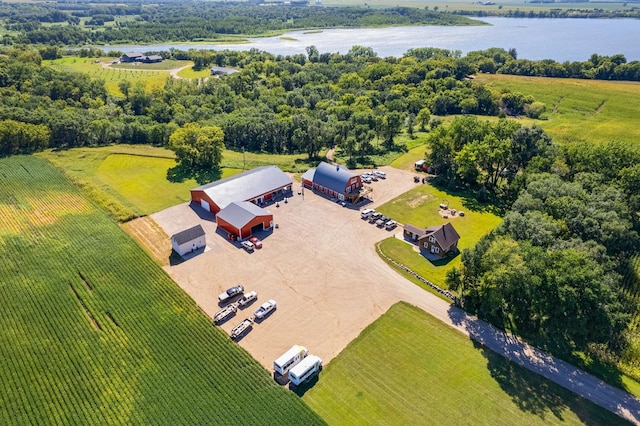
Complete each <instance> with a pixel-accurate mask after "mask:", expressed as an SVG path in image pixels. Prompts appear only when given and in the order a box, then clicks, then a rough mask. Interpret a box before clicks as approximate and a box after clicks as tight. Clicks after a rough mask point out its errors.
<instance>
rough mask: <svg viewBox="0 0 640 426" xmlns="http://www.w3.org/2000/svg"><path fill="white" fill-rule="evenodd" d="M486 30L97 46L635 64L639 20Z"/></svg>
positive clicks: (503, 23)
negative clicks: (487, 52)
mask: <svg viewBox="0 0 640 426" xmlns="http://www.w3.org/2000/svg"><path fill="white" fill-rule="evenodd" d="M482 21H484V22H487V23H489V24H491V26H473V27H441V26H418V27H389V28H363V29H327V30H322V32H309V31H307V32H305V31H293V32H289V33H286V34H283V35H281V36H277V37H264V38H252V39H250V41H251V42H250V43H247V44H180V43H175V44H157V45H146V46H141V45H127V46H101V47H102V48H103V49H104V50H105V51H108V50H110V49H115V50H121V51H123V52H133V51H142V52H149V51H168V50H169V49H170V48H175V49H179V50H189V49H211V50H225V49H229V50H249V49H251V48H256V49H259V50H264V51H266V52H270V53H273V54H279V55H292V54H297V53H302V54H306V50H305V48H306V47H307V46H311V45H314V46H316V47H317V48H318V50H319V51H320V53H324V52H330V53H333V52H339V53H347V52H348V51H349V49H350V48H351V47H352V46H354V45H360V46H366V47H371V48H372V49H373V50H374V51H375V52H376V53H377V54H378V56H381V57H385V56H396V57H400V56H402V55H403V54H404V53H405V52H406V51H407V50H409V49H411V48H416V47H438V48H441V49H449V50H460V51H462V53H463V54H466V53H468V52H470V51H474V50H483V49H487V48H490V47H502V48H505V49H509V48H515V49H516V50H517V52H518V57H519V58H526V59H554V60H556V61H559V62H563V61H584V60H587V59H589V57H590V56H591V54H593V53H597V54H599V55H607V56H610V55H614V54H617V53H622V54H623V55H625V56H626V58H627V60H628V61H632V60H640V43H638V40H640V20H635V19H537V18H531V19H530V18H482Z"/></svg>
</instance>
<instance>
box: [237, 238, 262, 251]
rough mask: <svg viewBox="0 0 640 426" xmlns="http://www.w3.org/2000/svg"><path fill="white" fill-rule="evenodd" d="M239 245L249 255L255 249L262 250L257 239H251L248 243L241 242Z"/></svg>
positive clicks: (260, 242)
mask: <svg viewBox="0 0 640 426" xmlns="http://www.w3.org/2000/svg"><path fill="white" fill-rule="evenodd" d="M241 245H242V247H243V248H244V249H245V250H246V251H248V252H249V253H251V252H252V251H253V250H255V249H261V248H262V241H260V238H258V237H251V238H249V240H248V241H243V242H242V243H241Z"/></svg>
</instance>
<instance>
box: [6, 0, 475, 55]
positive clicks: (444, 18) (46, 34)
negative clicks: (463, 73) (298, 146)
mask: <svg viewBox="0 0 640 426" xmlns="http://www.w3.org/2000/svg"><path fill="white" fill-rule="evenodd" d="M11 6H12V7H10V8H9V7H0V18H3V19H5V20H6V21H7V24H6V28H7V29H9V30H12V31H19V33H17V34H12V33H8V34H5V35H4V36H3V39H2V40H3V42H4V44H16V43H31V44H37V43H42V44H52V43H53V44H57V43H61V44H64V45H67V46H69V45H84V44H101V43H109V44H114V43H120V44H123V43H160V42H180V41H194V40H214V39H216V38H218V37H220V36H221V35H238V34H243V35H249V34H251V35H261V34H265V33H267V32H273V31H281V32H284V31H290V30H293V29H305V28H338V27H339V28H361V27H372V26H392V25H479V24H478V23H477V22H476V21H473V20H471V19H469V18H467V17H463V16H458V15H452V14H447V13H442V12H436V11H430V10H425V9H419V8H409V7H394V8H372V9H370V8H361V7H295V6H278V7H262V6H258V5H255V4H252V3H242V4H238V3H232V4H229V3H219V2H184V3H183V2H181V3H180V4H177V3H174V2H170V3H160V4H155V5H145V6H144V7H142V6H140V5H136V4H131V5H118V6H116V5H111V6H103V5H97V6H94V5H90V4H88V3H86V4H77V5H74V6H75V7H74V8H73V10H71V11H70V10H68V8H67V7H66V6H67V5H59V4H44V5H37V6H36V5H28V6H26V5H11ZM14 6H15V7H14ZM80 17H90V18H91V19H89V20H87V21H85V23H84V25H78V24H79V22H80V20H79V18H80ZM132 18H133V19H132ZM52 19H55V20H53V21H52ZM49 22H57V23H61V24H59V25H43V24H44V23H49ZM112 22H113V23H114V24H113V25H108V26H105V25H104V24H105V23H112ZM62 23H64V24H62Z"/></svg>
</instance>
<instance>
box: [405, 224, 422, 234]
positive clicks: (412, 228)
mask: <svg viewBox="0 0 640 426" xmlns="http://www.w3.org/2000/svg"><path fill="white" fill-rule="evenodd" d="M404 230H405V231H409V232H411V233H412V234H416V235H417V236H418V238H420V237H422V236H424V235H426V231H425V230H424V228H418V227H417V226H414V225H409V224H408V223H407V224H406V225H404Z"/></svg>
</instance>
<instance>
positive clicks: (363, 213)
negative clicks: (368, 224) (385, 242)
mask: <svg viewBox="0 0 640 426" xmlns="http://www.w3.org/2000/svg"><path fill="white" fill-rule="evenodd" d="M375 212H376V211H375V210H374V209H364V210H362V211H361V212H360V218H361V219H368V218H369V216H371V215H372V214H373V213H375Z"/></svg>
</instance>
